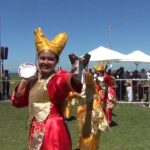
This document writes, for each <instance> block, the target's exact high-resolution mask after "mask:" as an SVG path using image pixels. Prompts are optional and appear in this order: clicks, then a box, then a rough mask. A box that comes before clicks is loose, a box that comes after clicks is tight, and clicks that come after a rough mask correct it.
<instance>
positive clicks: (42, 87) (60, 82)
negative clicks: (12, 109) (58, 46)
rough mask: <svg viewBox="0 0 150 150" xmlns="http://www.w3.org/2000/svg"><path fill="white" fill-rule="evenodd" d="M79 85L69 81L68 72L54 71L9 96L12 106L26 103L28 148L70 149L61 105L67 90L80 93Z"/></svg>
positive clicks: (47, 149) (37, 149) (69, 137)
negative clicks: (17, 95) (17, 93)
mask: <svg viewBox="0 0 150 150" xmlns="http://www.w3.org/2000/svg"><path fill="white" fill-rule="evenodd" d="M16 88H17V87H16ZM81 88H82V85H81V84H80V85H79V84H78V85H77V84H76V83H74V82H73V80H71V74H69V73H68V72H65V71H58V72H57V73H55V74H53V75H51V76H50V77H49V78H48V79H41V80H37V79H34V80H32V81H31V82H30V84H29V85H28V86H27V88H26V92H25V94H24V95H22V96H20V97H14V96H12V99H11V102H12V105H14V106H16V107H24V106H27V105H28V106H29V124H30V132H29V150H71V149H72V144H71V136H70V133H69V131H68V128H67V126H66V124H65V122H64V118H63V104H64V102H65V99H66V97H67V95H68V93H69V91H70V90H75V91H76V92H80V91H81Z"/></svg>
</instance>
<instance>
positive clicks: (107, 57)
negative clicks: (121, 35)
mask: <svg viewBox="0 0 150 150" xmlns="http://www.w3.org/2000/svg"><path fill="white" fill-rule="evenodd" d="M88 53H89V54H90V55H91V58H90V61H107V62H109V63H111V62H116V61H119V60H120V59H123V58H125V55H124V54H122V53H119V52H117V51H115V50H111V49H109V48H105V47H103V46H100V47H98V48H96V49H94V50H92V51H90V52H88Z"/></svg>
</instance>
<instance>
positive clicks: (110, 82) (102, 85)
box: [93, 62, 116, 126]
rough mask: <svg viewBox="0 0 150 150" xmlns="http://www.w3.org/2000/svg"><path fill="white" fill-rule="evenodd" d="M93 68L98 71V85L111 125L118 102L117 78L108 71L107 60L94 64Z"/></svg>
mask: <svg viewBox="0 0 150 150" xmlns="http://www.w3.org/2000/svg"><path fill="white" fill-rule="evenodd" d="M93 68H94V70H95V71H96V72H97V73H98V77H97V79H96V87H97V90H98V91H99V95H100V99H101V101H102V106H103V110H104V112H105V114H106V118H107V121H108V123H109V125H110V126H111V123H112V110H113V108H114V106H115V103H116V94H115V90H114V80H115V78H114V77H113V76H112V75H111V74H110V73H108V72H107V71H106V69H107V65H106V63H105V62H100V64H99V65H98V66H94V67H93Z"/></svg>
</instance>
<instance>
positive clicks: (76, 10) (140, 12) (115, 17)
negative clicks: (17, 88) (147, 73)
mask: <svg viewBox="0 0 150 150" xmlns="http://www.w3.org/2000/svg"><path fill="white" fill-rule="evenodd" d="M0 20H1V46H7V47H8V48H9V54H8V60H6V61H5V62H4V67H5V68H6V69H9V70H10V71H11V72H16V71H17V68H18V66H19V65H20V64H21V63H24V62H32V63H34V62H35V46H34V40H33V31H34V29H35V28H36V27H41V28H42V29H43V32H44V33H45V35H46V36H47V37H48V38H49V39H51V38H53V37H54V36H55V35H56V34H57V33H59V32H67V34H68V37H69V40H68V43H67V45H66V47H65V49H64V51H63V53H62V55H61V58H60V64H58V66H59V65H61V66H62V67H63V68H65V69H68V68H70V63H69V59H68V54H70V53H72V52H74V53H76V54H77V55H78V56H81V55H83V54H84V53H86V52H88V51H91V50H92V49H95V48H97V47H99V46H104V47H109V45H110V43H111V47H112V49H114V50H117V51H119V52H121V53H124V54H128V53H130V52H132V51H133V50H142V51H143V52H145V53H147V54H150V51H149V50H150V1H149V0H0ZM110 24H111V26H112V32H111V33H112V38H111V40H110V38H109V32H108V30H109V25H110Z"/></svg>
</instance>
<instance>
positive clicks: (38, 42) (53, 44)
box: [34, 28, 68, 56]
mask: <svg viewBox="0 0 150 150" xmlns="http://www.w3.org/2000/svg"><path fill="white" fill-rule="evenodd" d="M67 39H68V36H67V34H66V33H65V32H63V33H59V34H57V35H56V36H55V37H54V38H53V39H52V40H50V41H49V40H48V39H47V38H46V36H45V35H44V34H43V32H42V29H41V28H36V29H35V30H34V40H35V47H36V50H37V53H38V54H39V53H40V52H42V51H51V52H54V53H55V54H56V55H57V56H59V55H60V54H61V52H62V50H63V49H64V47H65V44H66V42H67Z"/></svg>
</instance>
